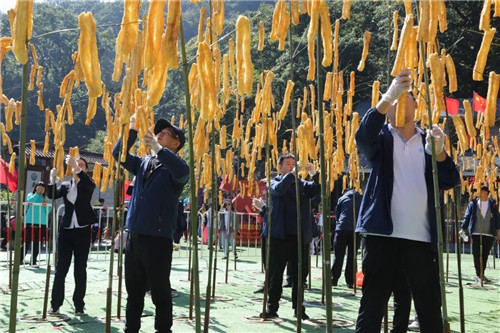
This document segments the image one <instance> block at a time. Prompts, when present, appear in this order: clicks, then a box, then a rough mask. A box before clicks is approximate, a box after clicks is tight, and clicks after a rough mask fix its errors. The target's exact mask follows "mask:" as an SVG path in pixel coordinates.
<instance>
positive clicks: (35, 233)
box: [21, 224, 47, 265]
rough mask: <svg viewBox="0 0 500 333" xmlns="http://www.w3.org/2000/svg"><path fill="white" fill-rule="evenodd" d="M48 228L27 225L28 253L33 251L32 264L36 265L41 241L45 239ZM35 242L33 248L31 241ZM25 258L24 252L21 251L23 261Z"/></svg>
mask: <svg viewBox="0 0 500 333" xmlns="http://www.w3.org/2000/svg"><path fill="white" fill-rule="evenodd" d="M46 230H47V227H46V226H44V225H42V226H40V227H39V226H38V225H35V226H33V225H31V224H27V225H26V252H28V250H30V249H31V259H30V261H31V264H32V265H36V261H37V257H38V253H40V243H41V242H40V241H41V240H42V238H44V237H45V233H46ZM32 240H33V246H31V241H32ZM23 257H24V251H23V249H21V260H22V258H23Z"/></svg>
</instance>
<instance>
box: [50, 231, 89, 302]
mask: <svg viewBox="0 0 500 333" xmlns="http://www.w3.org/2000/svg"><path fill="white" fill-rule="evenodd" d="M89 250H90V228H89V227H85V228H75V229H64V228H62V227H61V228H59V235H58V236H57V263H56V273H55V277H54V285H53V287H52V300H51V302H50V303H51V306H52V309H54V310H57V309H59V307H60V306H61V305H62V304H63V301H64V284H65V280H66V275H67V274H68V270H69V266H70V265H71V258H72V257H73V255H74V257H75V260H74V263H73V266H74V267H73V275H74V278H75V291H74V292H73V304H74V305H75V311H83V308H84V306H85V302H84V301H83V298H84V297H85V292H86V290H87V259H88V257H89Z"/></svg>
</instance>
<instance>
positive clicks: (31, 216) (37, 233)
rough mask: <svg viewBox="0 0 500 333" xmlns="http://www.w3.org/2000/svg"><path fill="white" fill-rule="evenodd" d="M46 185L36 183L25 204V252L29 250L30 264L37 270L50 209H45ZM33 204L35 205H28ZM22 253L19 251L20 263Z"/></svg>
mask: <svg viewBox="0 0 500 333" xmlns="http://www.w3.org/2000/svg"><path fill="white" fill-rule="evenodd" d="M46 189H47V185H45V183H44V182H38V183H36V184H35V186H34V187H33V191H32V192H31V193H28V196H27V198H26V202H27V203H28V205H27V208H26V216H25V222H26V252H27V251H28V250H30V249H31V258H30V264H31V267H34V268H37V267H38V264H37V259H38V253H39V252H40V246H41V242H40V241H41V240H42V238H44V237H45V234H46V232H47V221H48V216H49V213H50V207H47V197H46V196H45V192H46ZM30 203H31V204H35V205H30ZM23 254H24V251H23V250H22V249H21V262H22V257H23Z"/></svg>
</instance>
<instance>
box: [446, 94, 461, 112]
mask: <svg viewBox="0 0 500 333" xmlns="http://www.w3.org/2000/svg"><path fill="white" fill-rule="evenodd" d="M445 100H446V110H448V113H449V114H458V105H459V102H458V99H454V98H449V97H446V98H445Z"/></svg>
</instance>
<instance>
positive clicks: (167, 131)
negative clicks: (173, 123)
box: [157, 128, 179, 140]
mask: <svg viewBox="0 0 500 333" xmlns="http://www.w3.org/2000/svg"><path fill="white" fill-rule="evenodd" d="M160 135H170V136H171V137H173V138H174V139H177V140H178V139H179V136H178V135H177V134H175V132H174V131H173V130H172V129H170V128H165V129H164V130H163V131H160V132H158V134H157V136H160Z"/></svg>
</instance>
